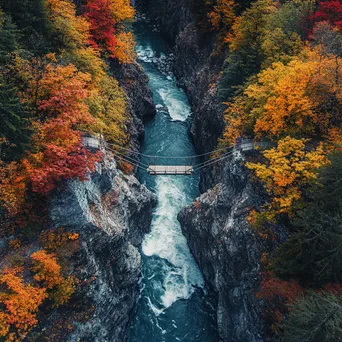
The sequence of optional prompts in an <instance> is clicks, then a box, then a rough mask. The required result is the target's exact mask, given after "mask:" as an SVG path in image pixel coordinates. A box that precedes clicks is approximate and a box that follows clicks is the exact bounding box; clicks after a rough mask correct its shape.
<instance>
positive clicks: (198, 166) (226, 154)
mask: <svg viewBox="0 0 342 342" xmlns="http://www.w3.org/2000/svg"><path fill="white" fill-rule="evenodd" d="M233 153H234V151H231V152H227V153H225V154H223V155H222V156H219V157H216V158H213V159H209V160H207V161H205V162H203V163H200V164H197V165H195V166H194V169H198V170H199V169H202V168H204V167H206V166H208V165H211V164H213V163H216V162H218V161H220V160H222V159H224V158H227V157H229V156H231V155H232V154H233Z"/></svg>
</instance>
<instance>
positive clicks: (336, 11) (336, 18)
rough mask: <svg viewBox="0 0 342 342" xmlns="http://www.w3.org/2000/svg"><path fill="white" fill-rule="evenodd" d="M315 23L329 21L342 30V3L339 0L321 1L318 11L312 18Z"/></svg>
mask: <svg viewBox="0 0 342 342" xmlns="http://www.w3.org/2000/svg"><path fill="white" fill-rule="evenodd" d="M309 19H310V20H311V21H312V22H313V23H317V22H322V21H327V22H329V23H330V24H332V25H333V26H336V27H337V28H338V29H339V30H342V3H341V1H339V0H327V1H320V2H319V8H318V11H316V12H315V13H314V14H313V15H312V16H311V17H310V18H309Z"/></svg>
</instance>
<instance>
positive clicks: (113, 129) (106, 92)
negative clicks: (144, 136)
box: [89, 76, 129, 145]
mask: <svg viewBox="0 0 342 342" xmlns="http://www.w3.org/2000/svg"><path fill="white" fill-rule="evenodd" d="M89 107H90V110H91V113H92V115H93V116H94V117H96V118H97V119H98V120H97V121H96V123H94V124H92V125H91V126H90V129H91V131H93V132H101V133H102V134H103V135H104V138H105V140H106V141H108V142H113V143H116V144H123V145H124V144H126V143H127V142H128V140H129V134H128V131H127V127H126V124H127V116H126V109H127V98H126V95H125V93H124V92H123V90H122V89H121V88H120V87H119V84H118V82H117V81H116V80H115V79H114V78H113V77H110V76H105V77H103V78H102V79H101V81H100V82H99V84H98V88H97V89H96V91H94V92H93V96H92V97H91V98H90V99H89Z"/></svg>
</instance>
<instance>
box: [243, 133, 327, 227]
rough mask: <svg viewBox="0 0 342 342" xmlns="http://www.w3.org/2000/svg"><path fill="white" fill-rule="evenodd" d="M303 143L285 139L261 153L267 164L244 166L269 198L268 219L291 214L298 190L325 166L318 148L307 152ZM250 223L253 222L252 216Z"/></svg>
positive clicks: (300, 195) (310, 181)
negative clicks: (260, 182)
mask: <svg viewBox="0 0 342 342" xmlns="http://www.w3.org/2000/svg"><path fill="white" fill-rule="evenodd" d="M305 142H306V140H305V139H300V140H297V139H294V138H291V137H286V138H284V139H282V140H280V141H279V142H278V146H277V148H272V149H270V150H268V151H265V152H264V157H265V158H266V160H267V163H265V164H264V163H263V164H262V163H247V167H248V168H249V169H250V170H253V171H254V172H255V175H256V176H257V177H258V178H259V179H260V180H261V181H262V182H263V183H264V185H265V188H266V190H267V192H268V194H269V195H270V197H271V202H270V203H269V204H268V205H267V206H266V207H265V209H266V211H267V215H268V216H267V219H269V220H273V219H274V218H275V217H276V215H278V214H288V215H292V214H293V212H294V210H295V209H296V208H297V207H298V204H299V203H300V200H301V198H302V188H303V187H305V186H307V185H308V184H310V183H312V182H314V181H315V179H316V178H317V170H318V168H320V167H322V166H323V165H326V164H327V163H328V159H327V158H326V157H325V155H324V151H323V147H322V146H319V147H317V148H316V150H313V151H311V152H307V151H306V149H305ZM253 216H254V217H253ZM250 220H251V223H253V222H252V221H254V222H256V217H255V214H253V215H252V217H251V218H250Z"/></svg>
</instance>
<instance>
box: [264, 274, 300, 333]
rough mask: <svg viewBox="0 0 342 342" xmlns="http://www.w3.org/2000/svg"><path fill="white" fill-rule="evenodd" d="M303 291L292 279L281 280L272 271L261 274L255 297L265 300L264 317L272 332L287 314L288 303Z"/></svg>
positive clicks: (276, 330) (277, 328) (276, 329)
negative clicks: (258, 289)
mask: <svg viewBox="0 0 342 342" xmlns="http://www.w3.org/2000/svg"><path fill="white" fill-rule="evenodd" d="M303 293H304V292H303V288H302V287H301V286H300V285H299V284H298V282H297V281H295V280H293V279H291V280H289V281H286V280H282V279H279V278H277V277H276V276H274V275H273V273H272V272H265V273H263V274H262V280H261V283H260V291H259V292H258V293H257V297H258V298H259V299H263V300H264V301H265V302H266V309H265V311H264V316H265V317H264V319H265V322H266V323H267V324H269V325H270V327H271V329H272V332H278V330H279V323H280V322H281V321H282V319H283V317H284V316H285V315H287V314H288V311H289V304H291V303H293V302H294V301H295V300H296V299H298V298H299V297H301V296H302V295H303Z"/></svg>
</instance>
